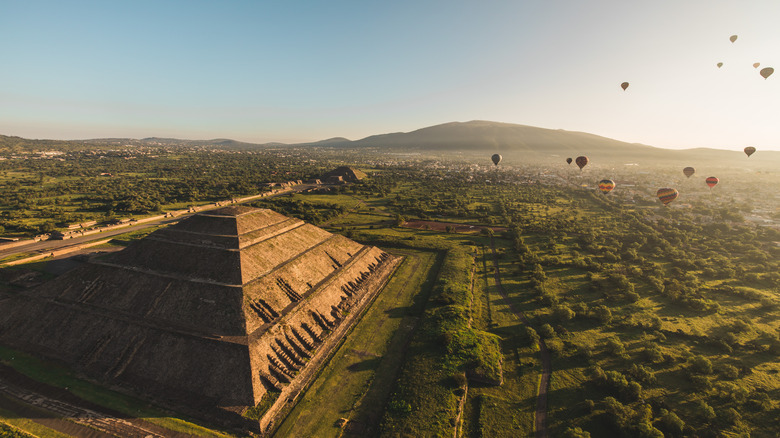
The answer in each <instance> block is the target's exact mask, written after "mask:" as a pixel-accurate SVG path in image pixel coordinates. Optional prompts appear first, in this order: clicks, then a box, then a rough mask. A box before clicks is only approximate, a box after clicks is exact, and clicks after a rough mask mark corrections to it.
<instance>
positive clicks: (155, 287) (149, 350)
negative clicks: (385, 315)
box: [0, 206, 400, 408]
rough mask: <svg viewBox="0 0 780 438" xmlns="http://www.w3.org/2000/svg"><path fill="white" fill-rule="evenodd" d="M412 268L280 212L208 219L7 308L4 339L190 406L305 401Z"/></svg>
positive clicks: (175, 228) (225, 213) (2, 305)
mask: <svg viewBox="0 0 780 438" xmlns="http://www.w3.org/2000/svg"><path fill="white" fill-rule="evenodd" d="M399 261H400V259H399V258H397V257H393V256H391V255H389V254H387V253H385V252H383V251H382V250H380V249H378V248H376V247H369V246H364V245H361V244H359V243H356V242H354V241H352V240H349V239H347V238H345V237H343V236H340V235H334V234H331V233H328V232H326V231H324V230H322V229H320V228H317V227H315V226H313V225H310V224H307V223H305V222H303V221H301V220H298V219H293V218H289V217H286V216H283V215H281V214H278V213H275V212H273V211H271V210H264V209H254V208H249V207H243V206H234V207H226V208H222V209H219V210H213V211H210V212H205V213H201V214H198V215H195V216H192V217H189V218H187V219H184V220H182V221H181V222H179V223H178V224H176V225H172V226H170V227H167V228H164V229H160V230H158V231H155V232H154V233H152V234H150V235H149V236H147V237H146V238H144V239H141V240H139V241H136V242H134V243H132V244H131V245H129V246H128V247H127V248H126V249H124V250H122V251H120V252H117V253H114V254H111V255H109V256H106V257H103V258H100V259H95V260H92V261H90V262H89V263H87V264H85V265H83V266H81V267H79V268H77V269H74V270H72V271H70V272H68V273H66V274H64V275H62V276H60V277H59V278H57V279H55V280H53V281H51V282H49V283H47V284H44V285H42V286H40V287H38V288H36V289H32V290H30V291H27V292H22V293H19V294H17V295H15V296H14V297H13V298H11V299H8V300H5V301H3V302H0V342H2V343H4V344H8V345H11V346H13V347H16V348H20V349H23V350H27V351H31V352H33V353H37V354H40V355H43V356H47V357H51V358H56V359H59V360H63V361H65V362H67V363H69V364H70V365H71V366H73V367H74V368H76V369H78V370H80V371H82V372H84V373H85V374H87V375H89V376H92V377H94V378H97V379H98V380H102V381H107V382H109V383H111V384H118V385H119V386H124V387H131V388H132V389H134V390H135V391H136V392H139V393H141V394H143V395H149V396H153V397H154V398H157V399H163V400H171V401H174V402H176V403H177V404H184V405H185V406H193V407H196V408H197V407H202V406H204V405H211V406H220V407H231V406H252V405H255V404H257V403H258V402H259V401H260V400H261V398H262V397H263V395H264V394H265V393H266V392H267V391H269V390H276V391H281V392H282V396H281V397H279V398H280V399H285V400H286V399H287V398H289V397H294V396H296V395H297V394H298V392H297V391H299V390H300V389H301V387H302V386H303V385H305V383H306V381H307V379H309V378H310V377H311V376H312V375H313V374H314V373H315V371H316V370H315V369H314V368H316V367H317V366H318V365H317V363H318V361H319V362H321V361H322V360H323V359H324V356H327V353H328V351H329V349H331V348H333V346H334V345H336V344H337V343H338V340H339V338H340V337H341V336H343V335H344V333H345V332H346V331H347V329H348V327H349V325H350V324H352V322H354V319H355V318H356V317H357V315H358V314H360V313H361V310H362V309H363V308H364V306H365V305H366V304H367V303H368V302H370V301H371V300H372V299H373V297H374V296H375V295H376V294H377V293H378V291H379V290H380V289H381V288H382V286H384V284H385V283H386V281H387V279H388V278H389V276H390V275H391V273H392V272H393V271H394V269H395V267H396V266H397V264H398V262H399Z"/></svg>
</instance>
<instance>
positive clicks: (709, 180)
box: [704, 176, 720, 188]
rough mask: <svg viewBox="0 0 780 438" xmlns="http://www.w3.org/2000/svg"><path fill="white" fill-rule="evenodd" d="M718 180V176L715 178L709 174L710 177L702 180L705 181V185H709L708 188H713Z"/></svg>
mask: <svg viewBox="0 0 780 438" xmlns="http://www.w3.org/2000/svg"><path fill="white" fill-rule="evenodd" d="M718 181H720V180H719V179H718V178H715V177H714V176H710V177H708V178H707V179H705V180H704V182H706V183H707V185H708V186H710V188H713V187H715V186H716V185H718Z"/></svg>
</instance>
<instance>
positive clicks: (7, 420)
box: [0, 408, 69, 438]
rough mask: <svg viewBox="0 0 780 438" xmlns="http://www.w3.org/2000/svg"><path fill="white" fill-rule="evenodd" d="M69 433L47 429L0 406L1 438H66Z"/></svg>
mask: <svg viewBox="0 0 780 438" xmlns="http://www.w3.org/2000/svg"><path fill="white" fill-rule="evenodd" d="M68 436H69V435H65V434H63V433H60V432H57V431H56V430H53V429H49V428H48V427H46V426H44V425H42V424H39V423H36V422H35V421H33V420H29V419H27V418H21V416H20V415H18V414H16V413H15V412H13V411H11V410H8V409H3V408H0V437H2V438H28V437H39V438H67V437H68Z"/></svg>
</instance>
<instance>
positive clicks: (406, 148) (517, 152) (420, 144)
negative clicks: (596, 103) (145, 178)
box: [0, 120, 780, 166]
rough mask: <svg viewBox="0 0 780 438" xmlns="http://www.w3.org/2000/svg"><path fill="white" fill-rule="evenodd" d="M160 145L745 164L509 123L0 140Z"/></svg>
mask: <svg viewBox="0 0 780 438" xmlns="http://www.w3.org/2000/svg"><path fill="white" fill-rule="evenodd" d="M90 144H91V145H96V144H97V145H102V146H108V145H109V144H111V145H114V147H115V145H125V144H130V145H156V146H191V147H212V148H218V149H243V150H249V149H257V148H262V147H273V148H284V147H335V148H344V149H352V148H355V149H362V148H374V149H378V150H380V151H383V152H385V151H401V152H428V153H432V154H434V155H440V154H443V153H445V152H453V153H468V154H480V155H481V154H490V155H492V154H494V153H499V154H502V155H504V157H505V158H512V159H516V160H523V161H526V162H528V161H537V160H545V161H549V160H550V159H554V160H557V159H563V158H566V157H576V156H579V155H586V156H588V157H590V158H591V159H592V160H595V161H598V162H606V161H622V162H626V160H628V161H629V162H634V161H636V160H655V161H661V162H664V161H675V162H680V161H681V160H691V161H692V162H693V161H695V162H712V163H715V162H718V163H726V164H728V163H730V162H732V161H733V160H735V159H745V158H746V157H745V156H744V154H742V152H737V151H727V150H720V149H707V148H698V149H684V150H673V149H663V148H657V147H653V146H648V145H643V144H638V143H627V142H623V141H619V140H615V139H611V138H607V137H602V136H598V135H594V134H589V133H586V132H577V131H565V130H562V129H546V128H538V127H534V126H527V125H516V124H511V123H499V122H490V121H484V120H473V121H470V122H451V123H444V124H441V125H435V126H429V127H426V128H421V129H417V130H415V131H411V132H396V133H389V134H380V135H372V136H369V137H366V138H363V139H360V140H355V141H352V140H349V139H346V138H344V137H334V138H329V139H326V140H320V141H315V142H307V143H297V144H282V143H265V144H255V143H245V142H240V141H236V140H230V139H222V138H219V139H213V140H179V139H173V138H156V137H151V138H144V139H141V140H133V139H95V140H83V141H54V140H25V139H19V138H18V137H3V136H0V151H2V150H3V149H4V148H3V146H5V147H6V148H9V149H13V148H12V147H10V146H16V147H17V148H18V147H22V146H23V147H25V148H32V149H40V150H45V149H56V148H66V149H67V148H69V147H70V148H75V147H82V148H83V147H84V145H90ZM759 151H760V158H759V156H754V157H752V158H751V160H752V161H759V162H762V163H763V164H766V165H769V166H776V165H778V164H780V152H778V151H761V150H760V149H759Z"/></svg>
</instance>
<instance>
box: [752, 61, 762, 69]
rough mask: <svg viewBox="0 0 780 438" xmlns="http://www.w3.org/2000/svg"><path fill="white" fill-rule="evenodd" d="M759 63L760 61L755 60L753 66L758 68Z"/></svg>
mask: <svg viewBox="0 0 780 438" xmlns="http://www.w3.org/2000/svg"><path fill="white" fill-rule="evenodd" d="M759 65H761V63H760V62H756V63H755V64H753V68H758V66H759Z"/></svg>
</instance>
